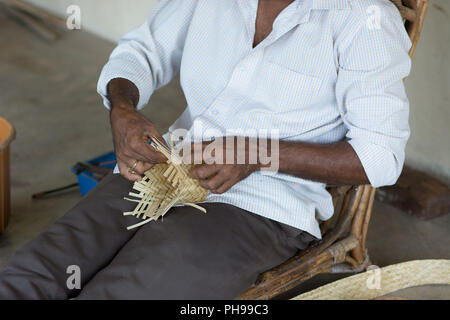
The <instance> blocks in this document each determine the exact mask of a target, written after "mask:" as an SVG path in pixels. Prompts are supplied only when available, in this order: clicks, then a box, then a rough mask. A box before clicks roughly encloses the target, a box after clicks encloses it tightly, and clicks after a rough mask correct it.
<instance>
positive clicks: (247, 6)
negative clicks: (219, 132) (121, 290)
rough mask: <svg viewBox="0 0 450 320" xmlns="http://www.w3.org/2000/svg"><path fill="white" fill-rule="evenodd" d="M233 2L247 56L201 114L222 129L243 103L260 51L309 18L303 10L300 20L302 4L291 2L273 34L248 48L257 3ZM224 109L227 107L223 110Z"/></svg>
mask: <svg viewBox="0 0 450 320" xmlns="http://www.w3.org/2000/svg"><path fill="white" fill-rule="evenodd" d="M237 1H238V5H239V7H240V10H241V11H242V16H243V18H244V19H245V25H246V28H247V33H248V37H249V47H248V48H246V50H248V53H247V54H246V55H245V56H244V57H243V58H242V59H241V60H240V61H239V63H237V64H236V66H235V67H234V70H233V72H232V74H231V77H230V80H229V81H228V83H227V85H226V87H225V88H224V90H223V91H222V92H221V93H220V94H219V95H218V96H217V98H216V99H215V100H214V102H213V103H212V104H211V105H210V106H209V107H208V108H207V109H206V111H205V112H206V115H207V116H209V117H214V118H216V119H215V122H217V123H220V124H221V125H222V126H224V127H225V126H226V125H225V123H227V122H228V121H227V115H230V114H233V113H234V112H233V109H236V108H239V106H240V105H241V104H242V103H245V101H244V100H245V99H242V97H243V96H244V95H245V94H246V93H248V92H249V91H250V90H251V85H253V81H252V80H254V77H255V72H256V71H257V69H258V66H259V65H260V64H261V62H262V60H263V57H264V48H266V47H267V46H269V45H270V44H272V43H274V42H275V41H276V40H277V39H279V38H280V37H281V36H283V35H284V34H285V33H287V32H288V31H289V30H291V29H292V28H294V27H295V26H296V25H297V24H299V23H302V22H304V21H306V20H307V18H308V16H309V12H308V10H303V11H302V12H301V13H302V15H301V16H300V19H299V18H298V17H299V16H298V11H299V10H301V9H304V8H303V7H301V3H302V1H295V2H294V3H292V4H291V5H290V6H289V7H288V8H287V10H285V11H283V12H282V14H281V15H280V16H279V17H278V18H277V19H276V20H275V23H274V30H273V32H271V33H270V35H269V36H268V37H267V38H266V39H264V40H263V41H262V42H261V43H260V44H259V45H258V46H256V47H255V48H252V45H253V38H254V33H255V22H256V14H257V8H258V1H257V0H246V1H243V0H237ZM227 106H229V107H230V108H226V107H227Z"/></svg>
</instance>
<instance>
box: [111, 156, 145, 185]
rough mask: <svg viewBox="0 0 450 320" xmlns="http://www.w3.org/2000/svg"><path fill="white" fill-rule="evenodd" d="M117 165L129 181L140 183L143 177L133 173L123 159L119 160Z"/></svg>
mask: <svg viewBox="0 0 450 320" xmlns="http://www.w3.org/2000/svg"><path fill="white" fill-rule="evenodd" d="M117 165H118V166H119V171H120V174H121V175H122V176H123V177H124V178H125V179H127V180H130V181H140V180H142V177H141V176H140V175H139V174H138V173H132V172H131V170H130V167H131V166H129V165H128V164H127V163H126V162H124V161H123V160H121V159H117Z"/></svg>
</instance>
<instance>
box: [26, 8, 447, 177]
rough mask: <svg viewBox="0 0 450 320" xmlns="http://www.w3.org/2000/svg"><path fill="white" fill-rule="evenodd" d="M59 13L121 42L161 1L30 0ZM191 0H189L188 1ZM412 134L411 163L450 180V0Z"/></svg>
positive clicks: (426, 49)
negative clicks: (75, 15)
mask: <svg viewBox="0 0 450 320" xmlns="http://www.w3.org/2000/svg"><path fill="white" fill-rule="evenodd" d="M28 1H29V2H32V3H34V4H36V5H39V6H42V7H45V8H47V9H49V10H51V11H53V12H56V13H58V14H60V15H65V12H66V8H67V7H68V6H69V5H70V4H77V5H79V6H80V7H81V10H82V27H83V28H85V29H86V30H89V31H91V32H93V33H95V34H97V35H99V36H101V37H103V38H106V39H109V40H111V41H117V40H118V39H120V37H121V36H122V35H123V34H124V33H126V32H127V31H129V30H130V29H132V28H134V27H136V26H138V25H139V24H141V23H142V22H143V21H144V20H145V18H146V16H147V14H148V12H149V10H150V8H151V7H152V6H153V5H154V4H155V3H156V2H157V0H28ZM186 1H189V0H186ZM213 1H218V0H213ZM406 87H407V92H408V96H409V98H410V101H411V115H410V124H411V131H412V134H411V139H410V141H409V143H408V146H407V158H406V159H407V163H408V164H410V165H412V166H413V167H416V168H419V169H425V170H428V171H431V172H433V173H435V174H436V175H441V176H444V177H445V178H447V179H450V99H449V98H450V1H449V0H430V7H429V11H428V14H427V17H426V19H425V25H424V29H423V32H422V38H421V41H420V42H419V45H418V47H417V50H416V53H415V57H414V61H413V69H412V73H411V76H410V77H409V78H408V79H407V81H406Z"/></svg>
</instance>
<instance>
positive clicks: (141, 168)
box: [133, 161, 153, 176]
mask: <svg viewBox="0 0 450 320" xmlns="http://www.w3.org/2000/svg"><path fill="white" fill-rule="evenodd" d="M133 165H134V163H133ZM152 167H153V164H152V163H148V162H142V161H138V163H137V165H136V168H134V171H136V173H138V174H139V175H140V176H143V175H144V173H145V172H146V171H148V170H150V169H151V168H152Z"/></svg>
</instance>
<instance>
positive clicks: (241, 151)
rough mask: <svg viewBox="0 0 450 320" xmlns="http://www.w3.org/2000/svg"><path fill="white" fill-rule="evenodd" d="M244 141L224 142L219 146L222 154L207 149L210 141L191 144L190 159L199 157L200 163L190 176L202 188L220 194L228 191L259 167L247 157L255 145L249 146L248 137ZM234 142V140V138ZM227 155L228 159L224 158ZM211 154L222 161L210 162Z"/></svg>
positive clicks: (253, 150)
mask: <svg viewBox="0 0 450 320" xmlns="http://www.w3.org/2000/svg"><path fill="white" fill-rule="evenodd" d="M244 141H245V143H232V144H229V143H226V142H224V143H223V145H222V146H221V147H222V150H221V151H222V154H221V155H220V156H218V154H216V152H215V151H214V150H213V151H212V152H209V151H208V150H207V149H208V146H209V147H211V142H203V143H199V144H192V145H191V155H192V157H191V159H192V160H193V159H197V160H198V159H201V160H202V163H201V164H196V165H194V167H193V168H192V171H191V176H192V177H193V178H194V179H197V180H198V181H199V183H200V185H201V186H202V187H203V188H205V189H207V190H210V191H211V192H212V193H217V194H222V193H224V192H226V191H228V190H229V189H230V188H231V187H232V186H234V185H235V184H236V183H238V182H239V181H241V180H243V179H245V178H247V177H248V176H249V175H250V174H252V173H253V172H255V171H257V170H259V169H260V166H259V165H258V164H257V163H250V161H249V157H248V155H249V154H250V150H252V152H255V151H256V149H255V148H256V146H255V147H252V146H250V144H249V143H248V142H249V140H248V139H245V140H244ZM234 142H236V139H235V138H234ZM205 150H206V152H205ZM227 155H228V159H226V158H227ZM211 156H212V157H214V158H215V159H216V160H217V159H219V157H220V158H221V159H222V161H215V162H216V163H211V162H212V161H211ZM238 158H240V161H238ZM197 160H196V161H197ZM227 160H228V161H227ZM217 162H219V163H217ZM238 163H243V164H238Z"/></svg>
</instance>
